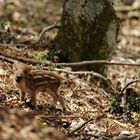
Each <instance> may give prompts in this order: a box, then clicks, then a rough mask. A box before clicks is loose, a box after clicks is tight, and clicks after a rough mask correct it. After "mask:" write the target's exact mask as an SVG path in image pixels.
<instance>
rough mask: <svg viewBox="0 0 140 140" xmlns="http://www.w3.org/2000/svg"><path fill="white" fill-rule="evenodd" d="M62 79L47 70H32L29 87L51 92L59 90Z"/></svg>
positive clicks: (29, 76) (29, 75)
mask: <svg viewBox="0 0 140 140" xmlns="http://www.w3.org/2000/svg"><path fill="white" fill-rule="evenodd" d="M61 80H62V77H60V76H59V75H58V74H56V73H54V72H51V71H46V70H31V71H30V72H29V74H28V82H27V83H29V85H28V86H32V87H33V88H35V89H37V90H41V91H43V90H44V91H45V89H46V88H49V89H51V90H55V89H58V88H59V86H60V85H61Z"/></svg>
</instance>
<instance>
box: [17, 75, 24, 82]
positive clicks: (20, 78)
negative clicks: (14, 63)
mask: <svg viewBox="0 0 140 140" xmlns="http://www.w3.org/2000/svg"><path fill="white" fill-rule="evenodd" d="M22 79H23V75H22V74H16V76H15V80H16V82H20V81H21V80H22Z"/></svg>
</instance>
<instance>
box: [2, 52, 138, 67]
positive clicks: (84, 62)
mask: <svg viewBox="0 0 140 140" xmlns="http://www.w3.org/2000/svg"><path fill="white" fill-rule="evenodd" d="M0 55H3V56H5V57H8V58H11V59H14V60H18V61H21V62H24V63H30V64H33V65H37V64H42V65H44V66H51V65H54V66H71V67H78V66H83V65H91V64H105V65H127V66H137V67H139V66H140V63H128V62H111V61H107V60H91V61H82V62H74V63H50V62H48V61H40V60H35V59H29V58H24V57H18V56H12V55H8V54H6V53H4V52H3V51H0ZM5 61H6V60H5ZM11 63H12V62H11Z"/></svg>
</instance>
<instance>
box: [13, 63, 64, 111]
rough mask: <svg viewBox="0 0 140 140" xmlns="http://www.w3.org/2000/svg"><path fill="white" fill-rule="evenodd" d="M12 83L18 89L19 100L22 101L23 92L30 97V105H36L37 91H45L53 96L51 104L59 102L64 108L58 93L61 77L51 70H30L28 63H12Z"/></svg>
mask: <svg viewBox="0 0 140 140" xmlns="http://www.w3.org/2000/svg"><path fill="white" fill-rule="evenodd" d="M13 66H14V69H15V72H14V84H15V86H16V87H17V88H19V90H20V100H21V101H23V100H24V98H25V94H26V93H28V94H29V96H30V98H31V104H32V106H34V107H36V95H37V93H38V92H46V93H48V94H50V95H51V96H52V97H53V104H54V105H56V103H57V101H59V102H60V104H61V106H62V108H63V110H66V108H65V104H64V101H63V98H62V97H61V95H60V94H59V93H58V92H59V87H60V85H61V80H62V78H61V77H60V76H59V75H58V74H56V73H54V72H51V71H47V70H32V69H31V67H30V66H29V65H26V64H23V63H19V62H16V63H14V65H13Z"/></svg>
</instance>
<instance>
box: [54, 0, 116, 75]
mask: <svg viewBox="0 0 140 140" xmlns="http://www.w3.org/2000/svg"><path fill="white" fill-rule="evenodd" d="M117 25H118V24H117V18H116V15H115V12H114V9H113V8H112V6H111V5H110V3H109V2H108V1H107V0H67V1H66V2H65V4H64V10H63V15H62V19H61V27H60V29H59V31H58V34H57V36H56V38H55V40H54V41H55V44H57V46H58V48H59V49H61V51H62V53H63V54H65V55H67V56H68V57H69V59H70V61H71V62H76V61H84V60H94V59H95V60H103V59H109V57H110V55H109V54H110V53H111V52H112V50H113V48H114V47H115V46H116V33H117ZM64 61H65V60H64ZM84 68H85V67H84ZM86 68H87V69H90V70H91V69H92V70H94V71H96V72H99V73H101V74H105V73H104V70H105V67H104V66H103V65H92V66H88V67H86Z"/></svg>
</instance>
